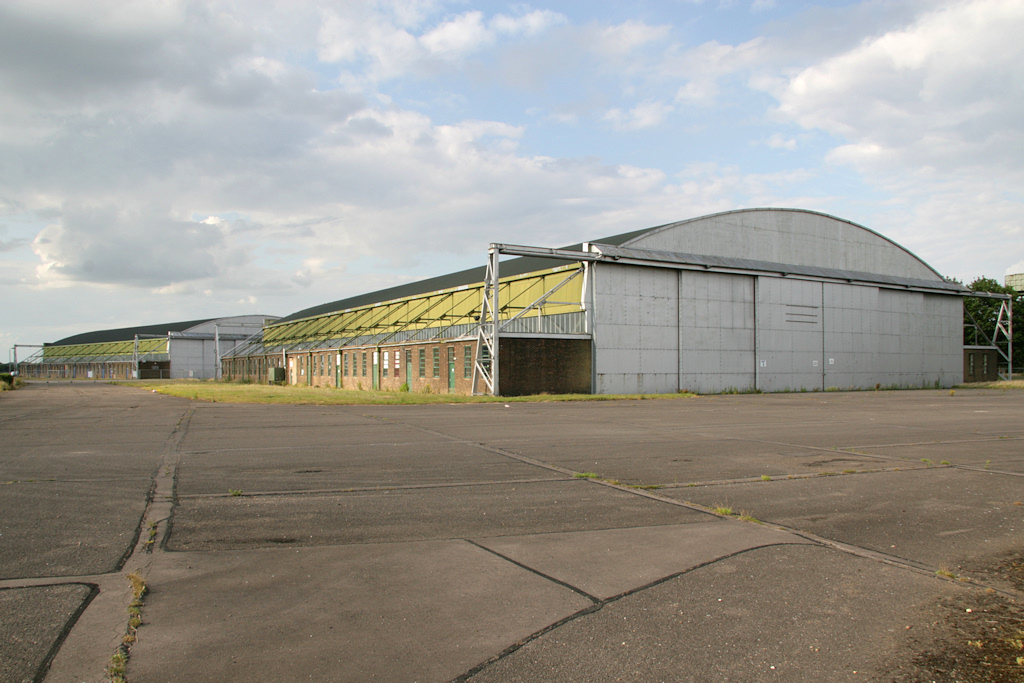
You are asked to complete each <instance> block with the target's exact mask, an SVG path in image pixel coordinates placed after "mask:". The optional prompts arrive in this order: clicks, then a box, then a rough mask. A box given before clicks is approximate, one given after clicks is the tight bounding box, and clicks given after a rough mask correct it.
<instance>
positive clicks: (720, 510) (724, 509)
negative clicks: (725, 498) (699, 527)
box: [714, 505, 732, 516]
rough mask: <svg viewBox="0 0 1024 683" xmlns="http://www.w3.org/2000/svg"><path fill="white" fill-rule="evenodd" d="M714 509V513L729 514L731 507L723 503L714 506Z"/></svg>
mask: <svg viewBox="0 0 1024 683" xmlns="http://www.w3.org/2000/svg"><path fill="white" fill-rule="evenodd" d="M714 510H715V514H716V515H726V516H729V515H731V514H732V508H731V507H728V506H725V505H718V506H716V507H715V508H714Z"/></svg>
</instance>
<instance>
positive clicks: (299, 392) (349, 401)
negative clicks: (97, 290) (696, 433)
mask: <svg viewBox="0 0 1024 683" xmlns="http://www.w3.org/2000/svg"><path fill="white" fill-rule="evenodd" d="M115 384H121V385H124V386H130V387H135V388H137V389H144V390H146V391H155V392H157V393H160V394H166V395H168V396H180V397H183V398H190V399H192V400H194V401H210V402H215V403H286V404H292V405H406V404H407V405H423V404H437V403H524V402H530V403H542V402H551V401H614V400H655V399H669V398H685V397H692V396H693V394H644V395H641V394H602V395H598V394H543V395H539V396H498V397H495V396H465V395H462V394H434V393H430V394H428V393H424V392H417V391H354V390H348V389H319V388H316V387H296V386H271V385H265V384H234V383H229V382H197V381H187V380H186V381H166V380H164V381H160V380H150V381H146V380H143V381H137V382H115Z"/></svg>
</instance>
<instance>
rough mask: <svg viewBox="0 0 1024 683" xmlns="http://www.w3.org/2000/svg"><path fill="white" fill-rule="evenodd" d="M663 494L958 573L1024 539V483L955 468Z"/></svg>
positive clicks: (1004, 477)
mask: <svg viewBox="0 0 1024 683" xmlns="http://www.w3.org/2000/svg"><path fill="white" fill-rule="evenodd" d="M659 493H661V494H662V495H665V496H670V497H673V498H676V499H678V500H685V501H692V502H696V503H699V504H701V505H707V506H715V505H730V506H731V507H732V508H733V509H735V510H744V511H746V512H747V513H749V514H750V515H752V516H753V517H756V518H758V519H760V520H763V521H767V522H772V523H776V524H782V525H785V526H787V527H790V528H793V529H800V530H803V531H809V532H811V533H813V534H816V535H818V536H821V537H824V538H828V539H832V540H836V541H840V542H843V543H848V544H851V545H855V546H858V547H863V548H868V549H872V550H875V551H878V552H882V553H886V554H889V555H893V556H895V557H901V558H905V559H908V560H912V561H916V562H921V563H924V564H927V565H930V566H932V567H934V568H936V569H939V568H946V569H948V570H951V571H956V572H958V573H959V572H960V571H961V570H964V571H969V570H970V568H971V567H972V566H974V565H977V564H979V563H983V562H984V561H985V560H986V559H988V558H995V557H999V556H1001V555H1002V554H1004V553H1006V552H1009V551H1011V550H1014V549H1017V550H1020V548H1021V542H1022V539H1024V480H1022V479H1021V478H1020V477H1014V476H1006V475H997V474H993V473H986V472H974V471H965V470H960V469H955V468H950V467H933V468H928V469H916V470H913V471H900V472H875V473H868V474H856V475H849V476H832V477H814V478H810V479H798V480H797V479H794V480H779V481H770V482H758V483H756V484H752V485H743V484H731V485H720V486H697V487H687V488H679V489H662V490H661V491H659Z"/></svg>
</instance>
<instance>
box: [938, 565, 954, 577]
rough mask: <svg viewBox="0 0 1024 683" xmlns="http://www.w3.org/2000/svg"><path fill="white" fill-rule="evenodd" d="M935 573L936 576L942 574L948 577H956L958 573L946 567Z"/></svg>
mask: <svg viewBox="0 0 1024 683" xmlns="http://www.w3.org/2000/svg"><path fill="white" fill-rule="evenodd" d="M935 575H936V576H941V577H943V578H946V579H955V578H956V574H954V573H953V572H951V571H950V570H948V569H946V568H945V567H943V568H942V569H939V570H938V571H937V572H935Z"/></svg>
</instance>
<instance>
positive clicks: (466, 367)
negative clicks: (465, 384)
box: [462, 346, 473, 379]
mask: <svg viewBox="0 0 1024 683" xmlns="http://www.w3.org/2000/svg"><path fill="white" fill-rule="evenodd" d="M462 376H463V377H464V378H465V379H470V378H471V377H472V376H473V347H472V346H463V347H462Z"/></svg>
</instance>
